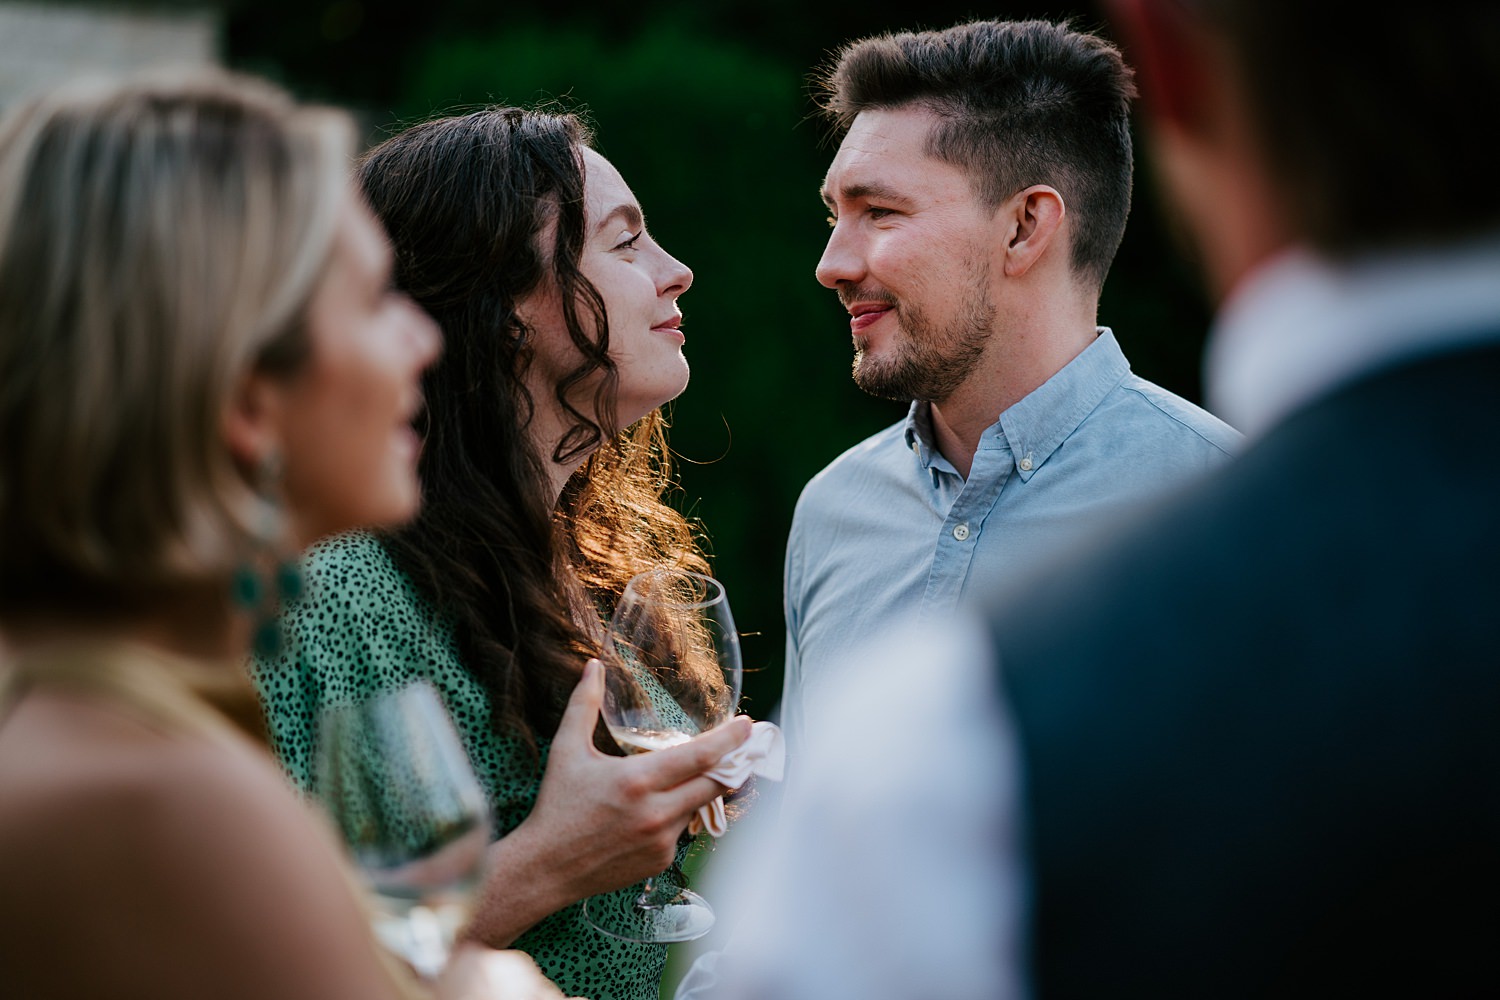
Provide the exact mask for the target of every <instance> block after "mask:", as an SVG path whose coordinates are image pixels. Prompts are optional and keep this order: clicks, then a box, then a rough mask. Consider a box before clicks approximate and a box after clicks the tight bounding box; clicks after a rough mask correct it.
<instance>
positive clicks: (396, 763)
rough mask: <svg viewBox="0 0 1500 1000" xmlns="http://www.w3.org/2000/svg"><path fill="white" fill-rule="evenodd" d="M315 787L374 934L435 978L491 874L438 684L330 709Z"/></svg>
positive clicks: (473, 792)
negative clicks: (367, 900)
mask: <svg viewBox="0 0 1500 1000" xmlns="http://www.w3.org/2000/svg"><path fill="white" fill-rule="evenodd" d="M313 791H314V794H315V795H316V796H317V798H318V799H319V801H321V803H322V804H323V806H324V807H325V808H326V809H327V810H328V812H329V814H330V815H331V816H332V817H333V820H334V823H335V825H336V826H337V827H338V829H339V832H340V833H341V834H342V835H343V838H344V842H345V843H346V844H347V845H348V847H349V850H350V851H351V853H352V854H353V856H354V860H355V863H356V864H357V865H358V867H359V870H360V872H361V874H362V875H363V876H364V880H365V883H366V885H367V887H368V888H369V891H370V897H371V903H372V905H373V910H374V912H373V914H372V922H373V925H374V929H375V933H376V936H377V937H379V939H380V941H381V943H382V944H384V945H385V946H386V947H387V948H388V949H390V950H391V951H392V952H394V953H395V954H397V955H399V956H400V957H402V958H403V959H405V960H406V961H407V962H408V963H409V964H410V965H411V966H412V968H413V969H415V970H416V972H417V973H418V974H419V975H421V976H423V977H426V978H428V979H433V978H436V977H437V975H438V973H440V972H441V971H442V969H443V966H444V965H445V964H446V963H447V960H448V955H449V952H450V951H451V950H452V947H453V939H454V936H455V935H456V933H457V931H458V928H459V927H460V926H462V924H463V922H464V920H465V919H466V918H467V916H468V903H469V898H470V896H471V892H472V889H473V888H474V886H475V885H477V884H478V882H479V880H480V877H481V876H482V874H483V868H484V860H485V855H486V848H487V847H488V845H489V841H490V827H491V820H490V812H489V805H488V802H487V800H486V799H485V795H484V792H483V790H482V789H481V788H480V786H479V781H478V779H477V778H476V777H475V776H474V771H473V769H472V767H471V766H470V764H469V758H468V756H467V755H466V754H465V753H464V748H463V744H462V743H461V742H460V740H459V737H458V733H457V731H456V730H455V729H454V727H453V721H452V719H450V718H449V716H448V712H447V709H446V708H444V706H443V703H442V700H441V699H440V698H439V697H438V693H437V691H436V690H435V689H434V688H433V687H432V685H431V684H430V683H428V682H427V681H417V682H415V683H413V684H410V685H408V686H407V687H404V688H400V689H398V690H394V691H388V692H385V693H382V694H379V695H377V696H375V697H374V698H372V699H370V700H369V701H366V702H363V703H361V704H358V705H350V706H340V707H337V708H333V709H330V710H329V711H328V712H326V713H325V714H324V716H323V719H322V725H321V729H320V732H319V739H318V756H317V759H316V762H315V767H314V771H313Z"/></svg>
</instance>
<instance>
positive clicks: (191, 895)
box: [0, 695, 389, 998]
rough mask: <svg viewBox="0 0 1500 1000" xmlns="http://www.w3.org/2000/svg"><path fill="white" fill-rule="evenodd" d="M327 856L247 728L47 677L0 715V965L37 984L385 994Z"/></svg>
mask: <svg viewBox="0 0 1500 1000" xmlns="http://www.w3.org/2000/svg"><path fill="white" fill-rule="evenodd" d="M340 864H341V861H340V858H339V856H338V852H337V850H336V848H335V847H334V845H333V844H332V842H331V840H330V839H329V838H328V837H327V835H326V833H325V832H324V831H323V830H322V829H321V828H320V827H319V826H318V824H317V823H316V822H315V821H314V819H313V817H312V815H311V813H310V812H309V811H308V809H307V808H306V807H305V806H304V805H303V803H302V802H301V801H299V800H298V798H297V797H296V795H295V794H294V793H293V792H292V791H291V790H290V788H289V787H288V786H287V785H286V784H285V780H284V779H283V778H282V776H281V775H280V773H279V771H277V769H276V768H275V766H274V765H273V764H272V763H271V761H270V760H269V759H268V758H266V757H265V756H264V755H262V754H261V753H260V752H259V751H258V750H257V749H256V748H255V747H253V746H251V745H250V744H248V743H240V742H238V741H234V740H215V739H209V738H199V737H192V736H183V735H171V734H166V733H162V732H158V731H155V730H153V729H151V728H150V727H149V726H147V725H144V724H142V723H140V722H138V721H136V720H134V719H131V718H129V717H126V716H124V715H122V714H118V713H113V712H111V711H110V709H109V708H108V707H105V706H100V705H96V704H89V703H87V702H83V701H78V700H70V699H69V698H67V697H63V696H54V695H39V696H35V697H32V698H28V699H27V700H26V701H24V702H23V703H22V704H21V705H20V706H18V707H17V709H16V710H15V712H14V713H13V714H12V715H11V717H10V718H8V719H7V720H6V722H5V725H4V726H0V897H3V898H5V899H6V900H7V902H8V905H7V906H6V907H4V908H0V909H3V911H4V912H3V913H0V965H3V966H5V967H7V968H9V969H14V970H16V971H18V972H19V975H20V980H21V982H22V983H23V984H35V985H37V986H40V985H41V984H43V983H45V984H46V986H47V990H46V991H45V992H48V993H49V994H50V995H59V996H72V995H77V996H87V995H94V996H104V995H108V996H116V997H122V998H124V997H134V996H146V995H150V996H160V997H176V996H183V997H186V996H205V995H212V996H218V997H226V998H228V997H239V996H247V997H248V996H256V995H259V996H269V995H276V996H286V997H301V996H308V997H312V996H329V997H338V996H343V995H346V994H347V995H349V996H356V995H360V996H372V997H380V996H385V995H388V994H389V986H388V984H387V983H386V982H385V980H384V978H383V976H382V974H381V972H380V969H379V967H378V965H377V963H376V960H375V956H374V951H373V947H372V945H371V943H370V941H369V935H368V933H367V930H366V927H365V925H364V918H363V915H362V913H361V912H360V909H359V906H358V903H357V901H356V899H355V897H354V896H353V894H352V892H351V891H350V889H349V885H348V882H347V880H346V878H345V876H344V874H343V872H342V869H341V868H340ZM11 904H14V905H11ZM7 953H8V954H7ZM21 993H22V994H23V995H24V994H26V993H27V990H25V989H23V990H22V991H21Z"/></svg>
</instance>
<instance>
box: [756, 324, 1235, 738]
mask: <svg viewBox="0 0 1500 1000" xmlns="http://www.w3.org/2000/svg"><path fill="white" fill-rule="evenodd" d="M929 416H930V411H929V408H928V406H927V405H926V404H921V403H914V404H913V405H912V408H911V411H910V413H908V415H907V418H906V419H905V420H904V421H902V422H901V423H898V424H895V425H894V426H892V427H888V428H886V429H885V430H884V431H881V432H880V433H879V434H876V435H875V436H873V437H871V438H869V439H867V440H865V441H863V442H861V443H860V444H858V445H856V446H855V447H853V448H851V449H849V450H848V451H847V452H845V453H844V454H843V455H841V456H839V457H838V458H837V459H835V460H834V462H833V463H832V464H831V465H829V466H828V468H826V469H824V470H823V471H822V472H820V473H819V474H818V475H817V476H816V477H814V478H813V480H812V481H811V482H810V483H808V484H807V487H806V489H804V490H803V492H802V497H801V499H800V500H798V502H797V510H796V514H795V516H794V517H793V520H792V530H791V537H790V538H789V539H788V542H787V557H786V579H785V584H786V591H785V594H786V621H787V644H786V647H787V652H786V681H785V687H784V689H783V694H782V701H781V724H782V726H783V728H784V729H786V730H787V735H788V740H789V747H790V748H791V750H792V752H793V753H795V752H796V749H797V746H798V744H799V743H800V739H801V735H802V732H801V726H802V717H801V708H802V703H803V699H804V697H805V696H806V695H807V692H808V690H809V688H810V686H812V685H815V684H816V683H817V681H818V678H819V670H820V667H823V666H824V665H825V664H828V663H831V662H833V661H835V660H836V659H838V658H839V656H840V654H841V653H843V652H844V651H845V650H847V649H848V648H850V647H853V646H856V645H859V644H861V643H862V642H864V641H866V640H867V639H868V638H869V637H870V636H872V635H874V634H875V633H876V632H877V631H878V630H880V629H882V628H884V627H888V626H889V625H890V624H891V623H892V622H893V621H895V620H897V619H903V618H909V617H912V616H914V615H915V616H921V617H926V616H929V615H932V614H934V613H940V614H941V613H946V612H949V611H952V610H953V609H954V608H955V607H957V606H958V604H959V603H960V601H961V600H962V599H963V598H964V596H965V595H966V594H970V593H977V592H985V591H988V590H991V589H993V588H996V587H1001V586H1005V585H1008V584H1010V583H1012V582H1014V581H1015V580H1017V579H1019V578H1020V577H1021V576H1022V575H1023V574H1025V573H1026V572H1027V571H1028V570H1029V569H1031V568H1033V567H1036V566H1038V565H1040V564H1042V563H1044V562H1046V561H1047V560H1050V559H1055V558H1057V557H1058V556H1059V555H1060V554H1061V553H1062V550H1063V549H1065V548H1067V547H1069V546H1072V545H1076V544H1079V543H1080V542H1081V541H1083V540H1084V539H1086V538H1087V537H1088V536H1089V534H1090V533H1091V532H1093V531H1100V530H1107V529H1108V528H1109V527H1110V525H1112V524H1118V523H1119V519H1120V518H1122V517H1125V516H1128V514H1129V512H1130V509H1131V508H1132V507H1135V506H1138V505H1140V504H1141V503H1142V501H1144V500H1147V499H1149V498H1151V497H1155V496H1160V495H1161V494H1162V493H1164V492H1166V491H1167V490H1169V489H1171V488H1173V487H1175V486H1178V485H1181V484H1183V483H1184V482H1185V481H1186V480H1188V479H1190V478H1192V477H1194V476H1196V475H1197V474H1199V473H1202V472H1204V471H1206V470H1208V469H1210V468H1211V467H1213V466H1215V465H1217V464H1218V463H1219V462H1221V461H1222V460H1223V459H1225V458H1227V457H1228V456H1229V453H1230V452H1231V450H1233V449H1234V448H1235V446H1236V444H1237V442H1238V439H1239V435H1238V434H1237V433H1236V432H1235V431H1234V430H1233V429H1231V428H1230V427H1229V425H1227V424H1225V423H1224V422H1223V421H1221V420H1219V419H1218V418H1216V417H1214V416H1213V415H1212V414H1210V413H1208V412H1207V411H1205V410H1202V409H1200V408H1198V407H1196V406H1194V405H1193V404H1191V403H1189V402H1187V401H1186V400H1184V399H1181V398H1180V397H1178V396H1174V395H1173V394H1172V393H1170V392H1167V391H1166V390H1165V389H1162V388H1161V387H1160V386H1156V385H1153V384H1152V383H1150V382H1147V381H1146V380H1145V379H1141V378H1137V377H1136V376H1135V375H1132V374H1131V373H1130V364H1129V362H1127V361H1126V360H1125V355H1124V354H1123V353H1121V351H1120V346H1119V344H1118V343H1117V342H1116V341H1115V337H1114V334H1113V333H1111V332H1110V331H1109V330H1108V329H1107V328H1100V331H1099V336H1097V337H1096V338H1095V339H1094V341H1093V342H1092V343H1091V344H1090V345H1089V346H1088V347H1087V348H1085V349H1084V351H1083V352H1082V353H1081V354H1079V355H1078V357H1076V358H1074V359H1073V360H1072V361H1071V362H1069V363H1068V365H1067V366H1066V367H1064V368H1063V369H1062V371H1060V372H1058V373H1057V374H1056V375H1054V376H1053V377H1052V378H1050V379H1048V380H1047V382H1045V383H1044V384H1043V385H1041V386H1040V387H1038V388H1037V389H1036V390H1034V391H1033V392H1032V393H1031V394H1030V395H1028V396H1026V397H1025V398H1024V399H1022V400H1020V401H1019V402H1017V403H1016V404H1015V405H1013V406H1011V407H1010V408H1009V409H1007V410H1006V411H1005V412H1003V413H1001V414H1000V419H999V420H997V421H996V422H995V423H994V424H993V425H992V426H991V427H989V428H988V429H986V430H985V432H984V434H983V436H982V437H981V439H980V442H979V447H978V450H977V451H976V452H975V455H974V462H973V465H972V467H971V468H970V470H969V478H968V479H967V480H965V479H964V478H963V476H961V475H960V474H959V473H958V470H957V469H955V468H954V467H953V465H952V464H951V463H950V462H949V461H948V460H947V459H946V458H944V457H943V455H942V454H941V453H940V452H939V451H938V450H937V449H936V447H934V445H933V439H932V433H931V426H930V422H929ZM921 669H922V668H921V664H917V663H914V664H912V680H913V683H920V679H921Z"/></svg>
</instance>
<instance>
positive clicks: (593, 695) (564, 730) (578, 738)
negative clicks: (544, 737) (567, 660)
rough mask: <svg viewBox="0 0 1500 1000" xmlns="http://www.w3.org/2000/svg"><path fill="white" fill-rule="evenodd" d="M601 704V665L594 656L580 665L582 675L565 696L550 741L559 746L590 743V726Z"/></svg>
mask: <svg viewBox="0 0 1500 1000" xmlns="http://www.w3.org/2000/svg"><path fill="white" fill-rule="evenodd" d="M603 704H604V665H603V664H601V663H600V662H599V661H598V660H589V661H588V662H587V663H585V664H584V665H583V676H582V677H580V678H579V680H578V686H577V687H575V688H574V689H573V694H572V695H571V696H570V697H569V698H568V706H567V708H565V709H563V715H562V719H561V720H559V722H558V724H557V736H556V737H555V738H554V740H553V743H554V744H555V745H556V746H559V747H572V746H576V745H579V744H582V745H584V746H589V747H592V746H593V744H594V727H595V725H597V724H598V721H599V709H600V707H601V706H602V705H603ZM554 752H555V751H554Z"/></svg>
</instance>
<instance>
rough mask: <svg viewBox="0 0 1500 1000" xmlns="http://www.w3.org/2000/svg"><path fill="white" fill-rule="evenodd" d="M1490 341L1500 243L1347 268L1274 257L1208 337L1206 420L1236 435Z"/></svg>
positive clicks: (1289, 254)
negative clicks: (1372, 377) (1425, 357)
mask: <svg viewBox="0 0 1500 1000" xmlns="http://www.w3.org/2000/svg"><path fill="white" fill-rule="evenodd" d="M1497 338H1500V234H1495V233H1492V234H1490V235H1489V236H1488V237H1486V238H1484V239H1481V240H1476V241H1473V242H1470V243H1467V244H1464V245H1462V246H1456V247H1447V248H1442V249H1429V250H1422V251H1406V252H1402V253H1389V254H1380V255H1371V256H1369V257H1365V258H1362V259H1360V260H1357V261H1352V262H1339V263H1335V262H1333V261H1330V260H1327V259H1325V258H1322V257H1319V256H1317V255H1315V254H1313V253H1312V252H1310V251H1308V250H1306V249H1300V248H1299V249H1292V250H1288V251H1285V252H1283V253H1281V254H1279V255H1278V256H1276V257H1274V258H1272V259H1271V260H1269V261H1267V262H1266V263H1265V264H1263V265H1261V266H1260V267H1259V268H1257V269H1256V270H1255V271H1254V272H1253V273H1252V274H1250V275H1249V276H1248V277H1247V278H1246V279H1245V280H1244V281H1243V282H1241V283H1240V285H1239V287H1238V288H1236V289H1235V291H1234V293H1233V294H1232V295H1231V296H1230V297H1229V299H1228V300H1227V301H1226V302H1225V304H1224V307H1223V308H1222V309H1221V310H1220V312H1219V316H1218V318H1217V319H1216V320H1215V322H1214V328H1213V331H1212V333H1211V334H1210V337H1209V343H1208V351H1207V354H1206V359H1205V381H1206V384H1207V387H1208V397H1209V399H1210V400H1211V401H1212V407H1213V410H1214V412H1216V413H1218V414H1219V415H1220V416H1222V417H1223V418H1224V419H1225V420H1227V421H1228V422H1229V423H1230V424H1232V425H1234V426H1235V427H1237V428H1238V429H1239V430H1241V431H1243V432H1244V433H1245V434H1246V435H1250V436H1253V435H1256V434H1259V433H1263V432H1264V431H1265V430H1266V429H1267V428H1269V427H1270V426H1272V425H1274V424H1276V423H1278V422H1279V421H1280V420H1281V419H1282V418H1284V417H1286V416H1288V415H1289V414H1291V413H1292V412H1293V411H1295V410H1296V409H1298V408H1300V407H1301V406H1303V405H1305V404H1307V403H1309V402H1311V401H1312V400H1313V399H1316V398H1317V397H1319V396H1321V395H1324V394H1326V393H1327V392H1329V391H1331V390H1333V389H1335V388H1337V387H1338V386H1339V385H1341V384H1344V383H1346V382H1348V381H1350V380H1352V379H1354V378H1357V377H1359V376H1361V375H1364V374H1368V373H1370V372H1372V371H1373V370H1375V369H1377V368H1379V367H1382V366H1384V365H1387V364H1391V363H1395V362H1398V361H1402V360H1408V359H1410V358H1413V357H1415V356H1417V355H1419V354H1424V353H1430V352H1432V351H1435V350H1441V349H1444V348H1448V347H1459V346H1464V345H1466V344H1473V343H1479V342H1483V341H1492V340H1495V339H1497Z"/></svg>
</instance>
